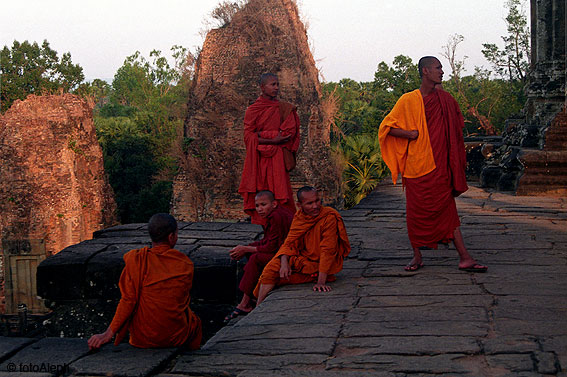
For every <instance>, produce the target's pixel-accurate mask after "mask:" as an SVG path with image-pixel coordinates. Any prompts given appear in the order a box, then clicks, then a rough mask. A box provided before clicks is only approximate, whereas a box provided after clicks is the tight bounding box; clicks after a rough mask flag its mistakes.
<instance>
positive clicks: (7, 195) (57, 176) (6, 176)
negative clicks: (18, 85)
mask: <svg viewBox="0 0 567 377" xmlns="http://www.w3.org/2000/svg"><path fill="white" fill-rule="evenodd" d="M115 212H116V204H115V203H114V198H113V193H112V189H111V187H110V185H109V184H108V181H107V179H106V176H105V173H104V167H103V160H102V150H101V147H100V145H99V144H98V141H97V139H96V134H95V127H94V123H93V116H92V106H91V105H90V104H88V103H87V102H86V101H85V100H84V99H81V98H80V97H77V96H75V95H71V94H64V95H49V96H34V95H30V96H29V97H28V98H27V99H26V100H25V101H16V102H15V103H14V104H13V105H12V107H11V108H10V109H9V110H8V111H7V112H6V113H5V114H4V115H3V116H1V117H0V213H1V214H2V216H0V238H1V243H0V248H1V251H0V258H3V259H4V264H5V266H4V267H5V269H4V270H5V272H6V293H7V298H6V305H7V310H8V311H11V312H13V311H14V309H15V308H14V305H16V304H18V303H26V300H29V299H30V297H28V296H29V295H31V297H32V298H33V299H35V297H36V295H37V294H36V292H35V267H36V266H37V264H38V263H39V262H40V261H41V260H42V259H44V258H45V257H46V256H47V255H51V254H55V253H57V252H59V251H60V250H62V249H64V248H65V247H67V246H69V245H72V244H76V243H79V242H81V241H83V240H87V239H91V238H92V235H93V232H94V231H96V230H99V229H103V228H105V227H108V226H111V225H113V224H114V223H115ZM2 255H3V257H2ZM28 275H29V276H28ZM15 276H18V279H13V278H14V277H15ZM1 280H2V279H0V281H1ZM20 283H21V284H22V286H19V285H18V284H20ZM10 292H13V293H14V296H12V300H13V302H10V298H9V297H8V296H9V295H10ZM22 292H27V293H25V294H23V293H22ZM16 295H21V296H22V297H19V296H18V297H16ZM35 305H36V303H33V302H28V308H29V309H33V308H34V307H35Z"/></svg>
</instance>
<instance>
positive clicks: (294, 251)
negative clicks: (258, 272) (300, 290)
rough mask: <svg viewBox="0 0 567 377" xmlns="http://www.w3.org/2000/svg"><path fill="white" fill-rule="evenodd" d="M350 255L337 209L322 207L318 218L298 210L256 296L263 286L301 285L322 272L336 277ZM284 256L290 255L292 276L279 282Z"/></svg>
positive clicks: (265, 272) (265, 271) (268, 266)
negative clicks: (281, 258) (282, 257)
mask: <svg viewBox="0 0 567 377" xmlns="http://www.w3.org/2000/svg"><path fill="white" fill-rule="evenodd" d="M349 253H350V242H349V239H348V235H347V232H346V228H345V225H344V222H343V219H342V217H341V215H340V214H339V213H338V212H337V211H336V210H334V209H333V208H331V207H322V208H321V212H320V213H319V215H317V216H316V217H312V216H308V215H306V214H304V213H303V211H297V212H296V213H295V216H294V218H293V222H292V223H291V228H290V230H289V233H288V235H287V238H286V239H285V242H284V244H283V245H282V247H280V249H279V251H278V253H277V254H276V257H274V258H273V259H272V260H271V261H270V263H268V265H267V266H266V267H265V268H264V272H263V273H262V276H260V280H259V282H258V286H257V287H256V289H255V290H254V295H256V296H258V290H259V286H260V285H261V284H276V285H281V284H298V283H304V282H308V281H313V280H316V278H317V275H318V274H319V273H326V274H327V275H333V274H336V273H338V272H339V271H341V270H342V268H343V261H344V258H345V257H346V256H347V255H348V254H349ZM282 255H287V256H289V266H290V268H291V271H292V274H291V277H290V278H289V280H288V281H283V280H281V279H280V266H281V260H280V257H281V256H282ZM328 280H329V281H330V280H333V278H332V277H331V279H328Z"/></svg>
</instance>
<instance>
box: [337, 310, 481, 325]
mask: <svg viewBox="0 0 567 377" xmlns="http://www.w3.org/2000/svg"><path fill="white" fill-rule="evenodd" d="M346 320H347V321H348V322H353V323H356V322H367V323H374V322H381V321H392V320H395V321H415V322H419V321H423V322H429V321H464V322H466V321H488V316H487V313H486V309H484V308H479V307H455V306H453V307H447V308H443V309H442V310H440V308H439V307H413V308H412V307H404V308H392V307H390V308H354V309H352V310H351V311H349V312H348V313H347V316H346Z"/></svg>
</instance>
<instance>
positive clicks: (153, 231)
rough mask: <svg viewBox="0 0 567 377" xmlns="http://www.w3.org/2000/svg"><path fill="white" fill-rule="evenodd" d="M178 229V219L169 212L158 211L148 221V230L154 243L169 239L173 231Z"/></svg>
mask: <svg viewBox="0 0 567 377" xmlns="http://www.w3.org/2000/svg"><path fill="white" fill-rule="evenodd" d="M176 230H177V221H175V218H174V217H173V216H171V215H170V214H168V213H156V214H155V215H153V216H152V217H151V218H150V221H149V222H148V232H149V233H150V238H151V239H152V242H154V243H160V242H165V241H167V238H168V237H169V235H170V234H171V233H175V231H176Z"/></svg>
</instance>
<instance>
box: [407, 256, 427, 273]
mask: <svg viewBox="0 0 567 377" xmlns="http://www.w3.org/2000/svg"><path fill="white" fill-rule="evenodd" d="M422 267H423V262H422V260H421V258H416V257H413V259H412V260H411V262H409V263H408V265H407V266H405V267H404V270H406V271H417V270H419V269H420V268H422Z"/></svg>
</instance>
